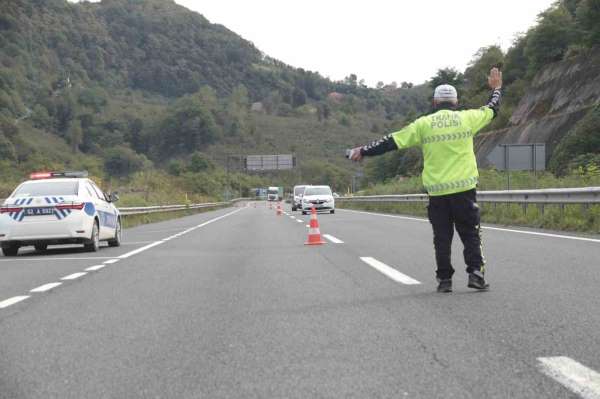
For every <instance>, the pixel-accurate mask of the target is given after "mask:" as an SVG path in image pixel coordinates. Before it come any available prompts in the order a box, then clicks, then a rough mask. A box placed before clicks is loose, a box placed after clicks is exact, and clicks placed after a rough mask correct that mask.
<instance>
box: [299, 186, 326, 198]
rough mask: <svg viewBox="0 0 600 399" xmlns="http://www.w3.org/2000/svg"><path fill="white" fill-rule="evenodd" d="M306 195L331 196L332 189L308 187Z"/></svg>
mask: <svg viewBox="0 0 600 399" xmlns="http://www.w3.org/2000/svg"><path fill="white" fill-rule="evenodd" d="M304 195H305V196H307V195H331V189H330V188H329V187H308V188H307V189H306V190H305V191H304Z"/></svg>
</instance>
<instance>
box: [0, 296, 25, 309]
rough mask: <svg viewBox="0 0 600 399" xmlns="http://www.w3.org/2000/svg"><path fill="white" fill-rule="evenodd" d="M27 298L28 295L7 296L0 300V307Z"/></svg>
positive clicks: (2, 307) (5, 306)
mask: <svg viewBox="0 0 600 399" xmlns="http://www.w3.org/2000/svg"><path fill="white" fill-rule="evenodd" d="M27 298H29V295H21V296H13V297H12V298H8V299H6V300H4V301H2V302H0V309H4V308H7V307H9V306H10V305H14V304H15V303H19V302H21V301H24V300H25V299H27Z"/></svg>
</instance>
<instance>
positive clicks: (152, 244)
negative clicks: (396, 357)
mask: <svg viewBox="0 0 600 399" xmlns="http://www.w3.org/2000/svg"><path fill="white" fill-rule="evenodd" d="M243 209H246V208H238V209H236V210H235V211H232V212H229V213H226V214H225V215H221V216H219V217H216V218H214V219H211V220H208V221H206V222H204V223H200V224H199V225H197V226H194V227H191V228H189V229H187V230H184V231H182V232H179V233H178V234H180V235H184V234H187V233H189V232H191V231H194V230H196V229H199V228H201V227H204V226H206V225H208V224H211V223H213V222H216V221H217V220H221V219H223V218H226V217H228V216H231V215H233V214H235V213H238V212H240V211H241V210H243ZM165 242H166V241H164V240H159V241H155V242H153V243H151V244H148V245H145V246H143V247H141V248H138V249H134V250H133V251H130V252H127V253H124V254H123V255H121V256H118V257H117V258H118V259H127V258H129V257H131V256H133V255H137V254H139V253H140V252H144V251H146V250H148V249H150V248H153V247H155V246H157V245H160V244H163V243H165Z"/></svg>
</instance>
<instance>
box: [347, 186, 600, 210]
mask: <svg viewBox="0 0 600 399" xmlns="http://www.w3.org/2000/svg"><path fill="white" fill-rule="evenodd" d="M336 201H340V202H406V203H414V202H428V201H429V196H428V195H427V194H401V195H363V196H349V197H348V196H347V197H340V198H337V199H336ZM477 201H479V202H488V203H494V204H498V203H504V204H523V205H525V206H526V205H527V204H534V205H542V206H543V205H561V206H564V205H569V204H582V205H592V204H600V187H582V188H550V189H541V190H507V191H478V192H477Z"/></svg>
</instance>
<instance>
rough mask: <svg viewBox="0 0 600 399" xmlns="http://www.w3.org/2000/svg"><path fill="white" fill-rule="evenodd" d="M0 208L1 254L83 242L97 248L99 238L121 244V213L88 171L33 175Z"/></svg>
mask: <svg viewBox="0 0 600 399" xmlns="http://www.w3.org/2000/svg"><path fill="white" fill-rule="evenodd" d="M30 179H31V180H28V181H26V182H23V183H21V184H20V185H19V186H18V187H17V188H16V189H15V191H14V192H13V193H12V194H11V195H10V197H8V198H7V199H6V200H4V203H3V204H2V206H1V207H0V246H1V247H2V252H3V253H4V255H5V256H16V255H17V253H18V251H19V248H21V247H25V246H30V245H33V246H34V247H35V249H36V250H37V251H45V250H46V249H47V247H48V245H64V244H83V245H84V247H85V249H86V250H88V251H90V252H95V251H98V249H99V248H100V241H108V245H109V246H112V247H118V246H120V245H121V235H122V229H121V216H120V214H119V210H118V209H117V208H116V207H115V206H114V202H115V201H117V200H118V199H119V198H118V196H117V195H116V194H115V193H113V194H109V195H107V194H105V193H104V192H102V190H100V188H98V186H97V185H96V184H95V183H94V182H93V181H92V180H90V179H88V178H87V172H40V173H33V174H31V176H30Z"/></svg>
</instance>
